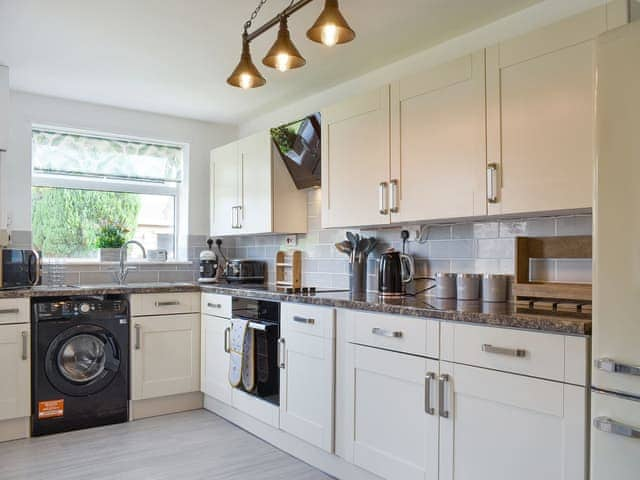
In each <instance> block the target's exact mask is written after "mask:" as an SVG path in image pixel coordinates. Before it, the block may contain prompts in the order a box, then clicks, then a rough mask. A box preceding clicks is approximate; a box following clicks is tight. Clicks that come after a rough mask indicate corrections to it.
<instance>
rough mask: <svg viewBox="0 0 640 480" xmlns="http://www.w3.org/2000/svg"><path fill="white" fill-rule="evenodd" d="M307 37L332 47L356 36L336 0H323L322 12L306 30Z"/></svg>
mask: <svg viewBox="0 0 640 480" xmlns="http://www.w3.org/2000/svg"><path fill="white" fill-rule="evenodd" d="M307 37H308V38H309V40H313V41H314V42H318V43H322V44H324V45H326V46H327V47H333V46H334V45H338V44H341V43H347V42H350V41H351V40H353V39H354V38H355V37H356V32H354V31H353V30H352V29H351V27H350V26H349V24H348V23H347V21H346V20H345V19H344V17H343V16H342V13H341V12H340V8H339V7H338V0H325V3H324V9H323V10H322V13H321V14H320V16H319V17H318V19H317V20H316V22H315V23H314V24H313V26H312V27H311V28H310V29H309V30H308V31H307Z"/></svg>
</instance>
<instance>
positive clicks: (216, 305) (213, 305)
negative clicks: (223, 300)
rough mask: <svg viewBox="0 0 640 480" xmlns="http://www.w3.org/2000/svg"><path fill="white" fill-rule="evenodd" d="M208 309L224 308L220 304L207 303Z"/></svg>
mask: <svg viewBox="0 0 640 480" xmlns="http://www.w3.org/2000/svg"><path fill="white" fill-rule="evenodd" d="M207 307H209V308H222V305H221V304H219V303H207Z"/></svg>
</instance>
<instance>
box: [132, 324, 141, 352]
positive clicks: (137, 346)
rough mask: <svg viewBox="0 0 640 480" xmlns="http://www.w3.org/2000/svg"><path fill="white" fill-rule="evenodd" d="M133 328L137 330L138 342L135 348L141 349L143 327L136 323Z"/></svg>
mask: <svg viewBox="0 0 640 480" xmlns="http://www.w3.org/2000/svg"><path fill="white" fill-rule="evenodd" d="M133 328H134V329H135V330H136V344H135V347H134V348H135V349H136V350H140V330H141V329H142V325H140V324H139V323H136V324H135V325H134V326H133Z"/></svg>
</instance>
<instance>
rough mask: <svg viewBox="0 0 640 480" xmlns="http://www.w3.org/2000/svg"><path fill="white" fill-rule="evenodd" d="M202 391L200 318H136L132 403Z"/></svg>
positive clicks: (133, 340) (182, 315)
mask: <svg viewBox="0 0 640 480" xmlns="http://www.w3.org/2000/svg"><path fill="white" fill-rule="evenodd" d="M199 390H200V314H199V313H187V314H176V315H158V316H156V315H154V316H145V317H135V316H134V317H133V318H132V322H131V399H132V400H144V399H148V398H155V397H165V396H169V395H177V394H181V393H190V392H197V391H199Z"/></svg>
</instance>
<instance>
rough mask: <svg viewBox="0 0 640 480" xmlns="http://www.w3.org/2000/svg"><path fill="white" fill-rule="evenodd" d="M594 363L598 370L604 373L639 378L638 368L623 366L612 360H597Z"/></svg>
mask: <svg viewBox="0 0 640 480" xmlns="http://www.w3.org/2000/svg"><path fill="white" fill-rule="evenodd" d="M594 363H595V367H596V368H597V369H598V370H603V371H605V372H609V373H622V374H624V375H634V376H640V366H636V365H625V364H624V363H618V362H616V361H615V360H614V359H612V358H598V359H597V360H596V361H595V362H594Z"/></svg>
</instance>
